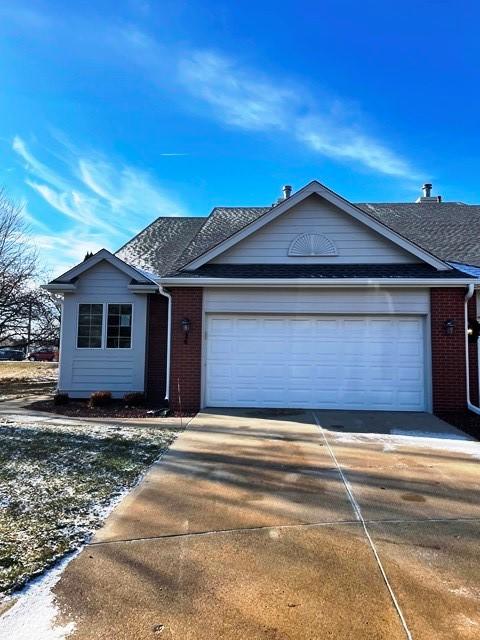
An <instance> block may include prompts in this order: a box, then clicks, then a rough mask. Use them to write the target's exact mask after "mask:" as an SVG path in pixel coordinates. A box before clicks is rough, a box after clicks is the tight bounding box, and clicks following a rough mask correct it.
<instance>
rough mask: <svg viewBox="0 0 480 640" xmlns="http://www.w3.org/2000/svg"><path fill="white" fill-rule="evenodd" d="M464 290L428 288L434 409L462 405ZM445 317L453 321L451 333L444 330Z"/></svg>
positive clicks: (463, 402)
mask: <svg viewBox="0 0 480 640" xmlns="http://www.w3.org/2000/svg"><path fill="white" fill-rule="evenodd" d="M465 293H466V289H465V287H462V288H460V287H459V288H457V287H455V288H445V289H431V292H430V304H431V319H432V391H433V411H434V412H443V411H461V410H463V409H465V408H466V401H467V400H466V373H465V330H464V304H465ZM446 320H453V321H454V322H455V328H454V331H453V335H451V336H447V335H446V334H445V321H446ZM475 361H476V359H475ZM471 364H472V365H473V362H471ZM473 368H475V367H473Z"/></svg>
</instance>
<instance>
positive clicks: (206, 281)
mask: <svg viewBox="0 0 480 640" xmlns="http://www.w3.org/2000/svg"><path fill="white" fill-rule="evenodd" d="M159 284H161V285H162V286H166V287H173V286H175V287H195V286H202V287H284V286H295V287H298V286H301V287H377V286H382V287H426V288H430V287H439V286H441V287H458V286H459V285H465V286H467V285H469V284H474V285H477V286H480V279H479V278H467V277H465V278H204V277H200V278H199V277H191V278H188V277H181V278H179V277H168V276H167V277H165V278H160V279H159Z"/></svg>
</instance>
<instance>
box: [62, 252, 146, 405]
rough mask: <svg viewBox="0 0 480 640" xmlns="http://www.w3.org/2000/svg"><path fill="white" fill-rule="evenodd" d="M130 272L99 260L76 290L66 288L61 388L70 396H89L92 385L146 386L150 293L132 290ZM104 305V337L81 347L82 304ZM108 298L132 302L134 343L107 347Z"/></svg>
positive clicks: (116, 392)
mask: <svg viewBox="0 0 480 640" xmlns="http://www.w3.org/2000/svg"><path fill="white" fill-rule="evenodd" d="M130 281H131V278H130V277H129V276H128V275H126V274H124V273H123V272H121V271H119V270H118V269H116V268H115V267H113V266H112V265H110V264H109V263H107V262H100V263H99V264H97V265H96V266H94V267H92V268H91V269H89V270H88V271H86V272H85V273H83V274H82V275H81V276H79V278H78V280H77V282H76V286H77V291H76V292H75V293H71V294H70V293H68V294H65V298H64V303H63V316H62V338H61V345H60V376H59V389H60V390H61V391H64V392H66V393H68V394H69V395H70V396H72V397H88V396H89V395H90V394H91V393H92V392H93V391H101V390H107V391H111V392H112V394H113V396H114V397H122V396H123V395H124V393H126V392H127V391H144V382H145V381H144V378H145V347H146V326H147V296H146V295H143V294H134V293H131V292H130V291H129V290H128V284H129V283H130ZM82 303H87V304H102V305H104V321H103V323H104V340H103V342H102V348H100V349H88V348H84V349H78V348H77V323H78V310H79V304H82ZM108 304H131V305H132V316H133V317H132V337H131V347H130V348H121V349H116V348H106V347H107V344H106V323H107V318H106V315H107V308H108Z"/></svg>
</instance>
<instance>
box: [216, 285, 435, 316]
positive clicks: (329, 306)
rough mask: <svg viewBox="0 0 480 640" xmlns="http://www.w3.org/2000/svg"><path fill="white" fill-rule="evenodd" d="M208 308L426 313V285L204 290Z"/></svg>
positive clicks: (269, 310)
mask: <svg viewBox="0 0 480 640" xmlns="http://www.w3.org/2000/svg"><path fill="white" fill-rule="evenodd" d="M203 304H204V309H205V311H206V312H236V313H382V314H391V313H404V314H417V313H419V314H427V313H429V309H430V295H429V291H428V290H427V289H398V288H394V289H383V288H374V287H362V288H358V287H357V288H355V289H314V288H312V289H306V288H285V289H283V288H280V287H278V288H275V289H263V288H250V289H248V288H245V289H244V288H239V289H226V288H225V289H222V288H220V287H218V288H217V287H215V288H213V287H212V288H210V289H208V288H207V289H205V290H204V303H203Z"/></svg>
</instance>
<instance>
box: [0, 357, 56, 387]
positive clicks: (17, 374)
mask: <svg viewBox="0 0 480 640" xmlns="http://www.w3.org/2000/svg"><path fill="white" fill-rule="evenodd" d="M57 371H58V363H57V362H29V361H28V360H25V362H0V382H3V381H4V380H11V379H12V378H16V379H17V380H25V379H27V378H28V379H31V378H38V377H42V378H47V377H48V378H56V377H57Z"/></svg>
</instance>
